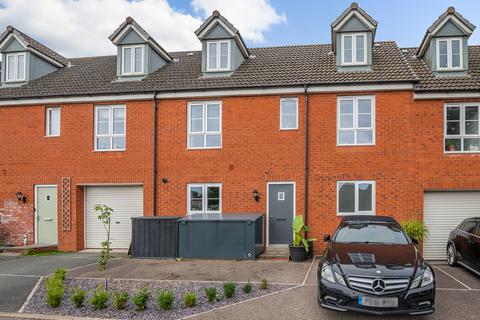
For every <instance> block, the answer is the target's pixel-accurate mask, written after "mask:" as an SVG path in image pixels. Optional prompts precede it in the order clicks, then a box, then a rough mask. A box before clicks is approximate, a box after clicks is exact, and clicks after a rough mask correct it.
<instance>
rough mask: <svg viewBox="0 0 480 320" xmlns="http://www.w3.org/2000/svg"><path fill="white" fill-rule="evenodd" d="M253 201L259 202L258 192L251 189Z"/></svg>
mask: <svg viewBox="0 0 480 320" xmlns="http://www.w3.org/2000/svg"><path fill="white" fill-rule="evenodd" d="M253 199H255V201H257V202H258V201H260V192H258V190H257V189H253Z"/></svg>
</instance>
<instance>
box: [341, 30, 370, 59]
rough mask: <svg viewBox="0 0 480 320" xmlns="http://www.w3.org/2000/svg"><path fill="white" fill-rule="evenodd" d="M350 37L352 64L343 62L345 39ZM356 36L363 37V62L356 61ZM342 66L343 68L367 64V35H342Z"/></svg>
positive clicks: (360, 33)
mask: <svg viewBox="0 0 480 320" xmlns="http://www.w3.org/2000/svg"><path fill="white" fill-rule="evenodd" d="M350 36H351V37H352V62H346V61H345V37H350ZM357 36H363V61H357ZM341 38H342V65H343V66H360V65H366V64H367V53H368V49H367V33H366V32H356V33H350V32H349V33H342V35H341Z"/></svg>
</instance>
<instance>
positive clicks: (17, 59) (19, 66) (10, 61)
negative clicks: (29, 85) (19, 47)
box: [5, 52, 26, 82]
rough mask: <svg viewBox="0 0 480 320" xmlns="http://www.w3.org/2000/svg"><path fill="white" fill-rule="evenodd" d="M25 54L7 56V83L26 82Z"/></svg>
mask: <svg viewBox="0 0 480 320" xmlns="http://www.w3.org/2000/svg"><path fill="white" fill-rule="evenodd" d="M25 57H26V54H25V52H22V53H11V54H7V55H6V70H5V80H6V81H7V82H18V81H25V65H26V63H25Z"/></svg>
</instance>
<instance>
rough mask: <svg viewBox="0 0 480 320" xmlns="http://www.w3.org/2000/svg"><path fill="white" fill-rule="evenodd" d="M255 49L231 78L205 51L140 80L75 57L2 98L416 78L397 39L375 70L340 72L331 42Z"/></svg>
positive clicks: (104, 62)
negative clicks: (209, 69) (205, 58)
mask: <svg viewBox="0 0 480 320" xmlns="http://www.w3.org/2000/svg"><path fill="white" fill-rule="evenodd" d="M251 53H252V55H253V56H254V57H252V58H249V59H246V60H245V62H243V63H242V65H241V66H240V67H239V68H238V69H237V70H236V71H235V72H233V73H232V74H231V75H230V76H228V77H214V76H203V75H202V71H201V63H202V62H201V59H202V57H201V51H193V52H172V53H171V56H172V57H173V61H172V62H170V63H168V64H167V65H166V66H164V67H162V68H160V69H159V70H157V71H155V72H153V73H152V74H150V75H148V76H146V77H145V78H144V79H143V80H141V81H116V59H117V57H116V56H104V57H90V58H75V59H71V63H72V66H71V67H68V68H63V69H60V70H58V71H55V72H53V73H51V74H49V75H46V76H44V77H42V78H40V79H37V80H33V81H30V82H29V83H27V84H25V85H23V86H21V87H17V88H1V89H0V99H4V100H5V99H15V98H32V97H35V98H37V97H59V96H66V95H69V96H75V95H77V96H78V95H100V94H125V93H151V92H153V91H157V92H174V91H175V92H178V91H192V90H211V89H235V88H265V87H281V86H300V85H304V84H312V85H313V84H321V85H335V84H352V85H353V84H359V83H385V82H390V83H392V82H394V83H395V82H397V83H398V82H412V81H416V77H415V75H414V74H413V72H412V71H411V69H410V67H409V65H408V64H407V63H406V61H405V59H404V56H403V55H402V53H401V51H400V49H399V48H398V47H397V45H396V44H395V43H394V42H378V43H376V44H375V45H374V46H373V52H372V55H373V62H374V63H373V65H372V70H371V71H348V72H345V71H344V72H342V71H337V67H336V60H335V55H334V54H332V48H331V45H303V46H284V47H269V48H255V49H251Z"/></svg>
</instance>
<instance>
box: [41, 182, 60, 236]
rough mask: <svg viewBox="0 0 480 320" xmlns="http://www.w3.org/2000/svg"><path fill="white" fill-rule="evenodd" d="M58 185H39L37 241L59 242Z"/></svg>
mask: <svg viewBox="0 0 480 320" xmlns="http://www.w3.org/2000/svg"><path fill="white" fill-rule="evenodd" d="M57 242H58V239H57V187H54V186H53V187H50V186H44V187H43V186H38V187H37V243H40V244H57Z"/></svg>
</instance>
